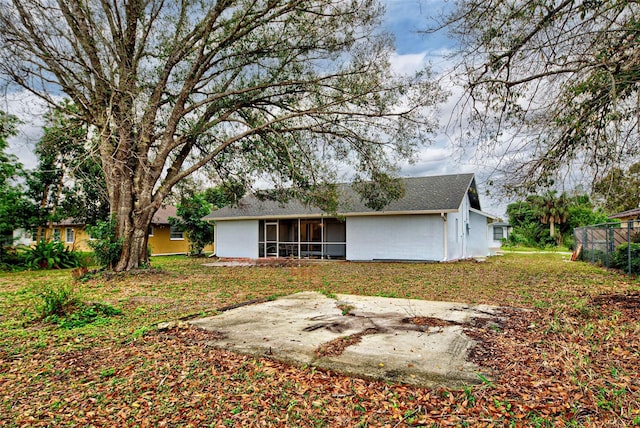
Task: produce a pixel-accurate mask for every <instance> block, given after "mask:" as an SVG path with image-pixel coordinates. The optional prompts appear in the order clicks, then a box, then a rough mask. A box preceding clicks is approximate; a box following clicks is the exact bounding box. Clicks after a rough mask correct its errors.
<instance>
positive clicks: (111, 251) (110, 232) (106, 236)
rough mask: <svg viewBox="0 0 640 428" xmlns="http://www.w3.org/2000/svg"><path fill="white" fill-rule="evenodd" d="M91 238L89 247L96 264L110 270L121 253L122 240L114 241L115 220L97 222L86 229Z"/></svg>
mask: <svg viewBox="0 0 640 428" xmlns="http://www.w3.org/2000/svg"><path fill="white" fill-rule="evenodd" d="M87 231H88V232H89V235H90V236H91V238H93V239H92V240H91V241H89V246H90V247H91V249H92V250H93V254H94V257H95V259H96V263H98V264H99V265H100V266H102V267H106V268H109V269H112V268H113V267H114V266H115V264H116V263H117V262H118V259H120V254H121V253H122V242H123V241H122V239H116V238H115V236H116V219H115V218H112V219H111V220H108V221H99V222H97V223H96V225H95V226H89V227H87Z"/></svg>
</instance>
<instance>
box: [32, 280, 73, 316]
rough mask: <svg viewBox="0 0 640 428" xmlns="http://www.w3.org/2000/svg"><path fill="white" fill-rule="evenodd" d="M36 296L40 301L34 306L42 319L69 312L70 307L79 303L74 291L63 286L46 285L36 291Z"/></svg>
mask: <svg viewBox="0 0 640 428" xmlns="http://www.w3.org/2000/svg"><path fill="white" fill-rule="evenodd" d="M38 297H39V298H40V300H41V302H40V304H39V305H38V306H37V307H36V310H37V312H38V315H39V316H40V318H43V319H48V318H50V317H52V316H63V315H65V314H67V313H68V312H71V311H72V310H73V309H72V308H73V307H75V306H77V305H78V304H79V303H80V299H78V297H77V296H76V295H75V293H73V292H72V291H71V289H70V288H68V287H65V286H58V287H53V288H48V287H47V288H45V289H44V290H42V291H41V292H40V293H38Z"/></svg>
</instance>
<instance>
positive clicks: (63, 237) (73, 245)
mask: <svg viewBox="0 0 640 428" xmlns="http://www.w3.org/2000/svg"><path fill="white" fill-rule="evenodd" d="M152 229H153V236H151V235H150V236H149V248H150V249H151V255H152V256H157V255H164V254H185V253H188V252H189V240H188V239H186V237H184V235H183V237H182V239H171V238H170V227H169V225H156V226H154V227H153V228H152ZM45 236H46V238H47V239H50V238H52V237H56V238H57V237H59V239H60V241H62V242H63V243H64V244H65V246H66V247H67V248H69V249H73V250H77V251H93V250H92V249H91V247H90V246H89V241H90V239H91V237H90V236H89V234H88V233H87V231H86V229H85V227H84V226H83V225H73V226H67V225H60V226H54V227H53V228H51V229H47V230H46V231H45ZM31 239H32V238H31ZM31 239H30V240H29V242H28V243H27V244H26V245H33V244H35V242H34V241H32V240H31ZM214 249H215V247H214V245H207V246H206V247H205V248H204V251H205V252H213V251H214Z"/></svg>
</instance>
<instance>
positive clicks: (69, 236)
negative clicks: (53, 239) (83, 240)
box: [64, 227, 74, 244]
mask: <svg viewBox="0 0 640 428" xmlns="http://www.w3.org/2000/svg"><path fill="white" fill-rule="evenodd" d="M64 235H65V236H64V238H65V242H66V243H67V244H73V238H74V230H73V227H67V229H66V230H65V231H64Z"/></svg>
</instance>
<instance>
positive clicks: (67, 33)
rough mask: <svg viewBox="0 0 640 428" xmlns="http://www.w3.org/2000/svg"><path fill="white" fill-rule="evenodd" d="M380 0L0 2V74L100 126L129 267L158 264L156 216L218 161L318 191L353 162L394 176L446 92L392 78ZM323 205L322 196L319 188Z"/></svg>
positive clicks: (124, 263) (362, 171)
mask: <svg viewBox="0 0 640 428" xmlns="http://www.w3.org/2000/svg"><path fill="white" fill-rule="evenodd" d="M382 13H383V10H382V8H381V6H380V5H379V4H378V3H376V2H375V1H373V0H350V1H344V0H204V1H199V2H196V1H164V0H130V1H126V2H125V1H122V0H104V1H98V0H82V1H81V0H57V1H56V0H45V1H42V0H0V72H2V73H3V74H5V75H6V76H9V77H10V79H11V81H13V82H14V83H16V84H18V85H20V86H22V87H24V88H26V89H27V90H29V91H31V92H32V93H34V94H36V95H38V96H40V97H42V98H43V99H44V100H46V101H47V102H49V103H50V104H53V105H56V104H59V102H58V100H59V99H60V97H59V94H60V93H61V92H63V93H65V94H66V95H67V96H68V97H69V98H71V100H72V101H73V103H74V104H75V105H76V106H77V108H78V113H77V116H78V117H79V118H80V119H82V120H84V121H85V122H86V123H88V124H90V125H91V126H92V127H93V128H94V134H95V135H96V137H97V146H96V150H97V151H98V152H99V154H100V159H101V165H102V169H103V171H104V179H105V182H106V187H107V191H108V195H109V202H110V207H111V213H112V214H113V215H114V216H115V218H116V220H117V227H116V231H117V236H118V237H119V238H122V239H123V242H124V244H123V250H122V256H121V258H120V260H119V262H118V264H117V265H116V267H115V268H116V270H128V269H132V268H136V267H138V266H140V265H141V264H143V263H146V261H147V257H148V256H147V251H146V248H147V231H148V227H149V224H150V222H151V218H152V216H153V214H154V212H155V211H156V210H157V209H158V208H159V207H160V206H161V204H162V202H163V200H164V199H165V197H166V196H167V195H169V193H170V192H171V189H172V188H173V187H174V186H175V185H176V183H178V182H179V181H180V180H182V179H184V178H186V177H188V176H189V175H191V174H193V173H194V172H196V171H198V170H200V169H202V168H204V167H205V166H206V167H207V169H208V170H209V172H211V173H215V174H217V178H218V179H219V180H220V181H222V182H224V181H226V180H227V179H229V178H230V177H231V178H234V179H235V180H236V181H238V180H240V178H242V180H240V181H243V182H246V181H247V177H255V176H262V177H271V180H272V182H273V184H274V185H280V186H283V187H284V186H288V187H290V188H291V189H293V192H289V193H288V194H289V195H291V194H293V195H296V194H300V195H302V194H305V193H311V194H312V195H315V194H317V192H315V190H316V189H317V185H318V184H322V183H324V182H329V181H331V180H332V179H334V177H335V175H336V171H344V169H345V165H349V166H350V167H351V168H353V175H354V177H355V178H356V179H362V178H366V177H371V176H372V175H373V176H376V177H383V176H384V174H386V173H390V172H393V168H392V167H393V165H394V163H395V161H397V160H398V159H400V158H403V159H404V158H407V157H410V156H411V155H412V153H413V152H414V150H415V148H416V145H417V144H419V143H422V142H424V141H425V131H431V130H432V126H433V125H432V124H431V123H430V116H429V113H430V112H429V111H426V110H425V107H428V106H433V105H434V103H436V102H438V101H439V98H440V95H439V91H438V89H437V88H436V87H435V86H434V85H433V84H431V83H429V81H428V80H427V79H426V77H427V76H425V75H424V74H419V75H418V76H413V77H412V78H407V77H399V76H396V75H394V74H393V73H392V70H391V67H390V63H389V58H390V54H391V53H392V43H391V42H392V41H391V40H390V38H389V36H388V35H386V34H384V33H383V32H381V31H380V30H379V29H378V24H379V20H380V17H381V14H382ZM317 200H319V201H322V200H323V198H322V197H319V198H317Z"/></svg>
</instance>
